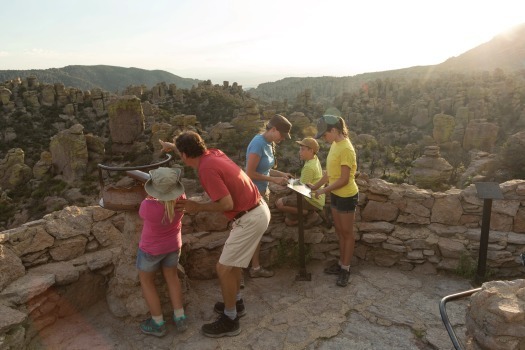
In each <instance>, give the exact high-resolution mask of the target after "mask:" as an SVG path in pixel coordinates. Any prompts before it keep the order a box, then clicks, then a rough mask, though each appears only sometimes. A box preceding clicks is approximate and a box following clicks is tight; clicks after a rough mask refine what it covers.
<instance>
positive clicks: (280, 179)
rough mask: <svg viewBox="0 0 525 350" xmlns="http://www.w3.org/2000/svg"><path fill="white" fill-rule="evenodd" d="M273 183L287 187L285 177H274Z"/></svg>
mask: <svg viewBox="0 0 525 350" xmlns="http://www.w3.org/2000/svg"><path fill="white" fill-rule="evenodd" d="M273 182H274V183H276V184H278V185H281V186H286V185H288V178H287V177H275V180H274V181H273Z"/></svg>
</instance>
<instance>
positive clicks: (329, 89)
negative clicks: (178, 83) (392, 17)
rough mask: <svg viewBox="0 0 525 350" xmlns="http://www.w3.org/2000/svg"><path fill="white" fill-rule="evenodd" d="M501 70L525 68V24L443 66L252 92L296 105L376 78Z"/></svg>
mask: <svg viewBox="0 0 525 350" xmlns="http://www.w3.org/2000/svg"><path fill="white" fill-rule="evenodd" d="M496 68H501V69H502V70H503V71H504V72H509V73H510V72H514V71H518V70H522V69H525V23H524V24H522V25H520V26H517V27H515V28H513V29H512V30H511V31H509V32H507V33H503V34H500V35H498V36H496V37H494V38H493V39H492V40H491V41H489V42H487V43H484V44H482V45H480V46H477V47H475V48H473V49H471V50H469V51H467V52H465V53H464V54H462V55H460V56H457V57H452V58H449V59H448V60H446V61H445V62H443V63H440V64H437V65H430V66H415V67H409V68H403V69H397V70H390V71H383V72H373V73H364V74H358V75H354V76H347V77H308V78H284V79H281V80H278V81H276V82H272V83H264V84H260V85H259V86H258V87H257V88H255V89H250V90H248V91H249V92H250V94H251V95H252V96H254V97H257V98H260V99H262V100H265V101H268V102H270V101H273V100H276V101H282V100H284V99H287V100H288V101H290V102H293V101H294V100H295V98H296V97H297V95H298V94H301V93H304V91H305V89H310V91H311V92H312V96H313V97H314V98H315V99H316V100H317V101H323V100H328V101H331V100H333V99H334V98H335V97H337V96H340V95H341V94H343V93H344V92H352V91H355V90H357V89H359V88H360V87H361V86H362V85H363V84H364V83H367V82H369V81H371V80H375V79H406V80H409V79H417V78H426V79H429V78H436V77H438V76H442V75H443V74H446V73H468V72H474V71H489V72H492V71H493V70H494V69H496Z"/></svg>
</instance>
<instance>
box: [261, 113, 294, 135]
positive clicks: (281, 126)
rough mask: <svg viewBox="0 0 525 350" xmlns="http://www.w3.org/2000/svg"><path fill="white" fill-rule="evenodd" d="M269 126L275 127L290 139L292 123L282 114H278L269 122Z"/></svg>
mask: <svg viewBox="0 0 525 350" xmlns="http://www.w3.org/2000/svg"><path fill="white" fill-rule="evenodd" d="M267 126H268V128H273V127H275V128H276V129H277V130H278V131H279V132H280V133H281V134H282V135H283V136H285V137H286V138H288V139H290V138H291V136H290V130H291V129H292V123H290V122H289V121H288V119H286V118H285V117H283V116H282V115H280V114H276V115H274V116H273V117H272V119H270V121H269V122H268V125H267Z"/></svg>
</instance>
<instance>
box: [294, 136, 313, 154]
mask: <svg viewBox="0 0 525 350" xmlns="http://www.w3.org/2000/svg"><path fill="white" fill-rule="evenodd" d="M295 142H297V143H298V144H300V145H301V146H306V147H308V148H311V149H312V150H313V151H314V154H316V153H317V152H318V151H319V144H318V143H317V141H316V140H315V139H314V138H311V137H305V138H304V139H302V140H301V141H295Z"/></svg>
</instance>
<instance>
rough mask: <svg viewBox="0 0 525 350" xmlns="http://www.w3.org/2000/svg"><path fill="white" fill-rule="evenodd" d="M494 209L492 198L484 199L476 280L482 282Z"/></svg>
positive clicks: (478, 282) (484, 275)
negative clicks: (491, 216)
mask: <svg viewBox="0 0 525 350" xmlns="http://www.w3.org/2000/svg"><path fill="white" fill-rule="evenodd" d="M491 211H492V199H491V198H485V199H484V200H483V217H482V218H481V236H480V238H479V257H478V269H477V271H476V279H475V282H476V283H477V284H481V283H483V282H484V281H485V277H486V267H487V250H488V246H489V230H490V215H491Z"/></svg>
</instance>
